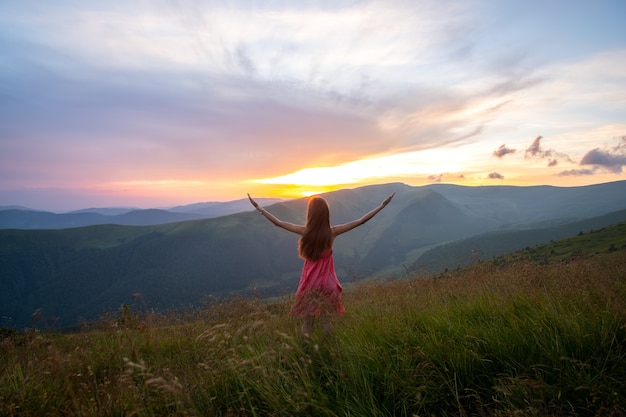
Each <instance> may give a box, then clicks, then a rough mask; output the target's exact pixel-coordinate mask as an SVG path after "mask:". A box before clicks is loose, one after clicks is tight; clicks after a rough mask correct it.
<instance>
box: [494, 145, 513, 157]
mask: <svg viewBox="0 0 626 417" xmlns="http://www.w3.org/2000/svg"><path fill="white" fill-rule="evenodd" d="M515 152H516V150H515V149H512V148H507V147H506V145H500V147H498V149H496V150H495V151H493V156H495V157H496V158H503V157H504V156H506V155H508V154H514V153H515Z"/></svg>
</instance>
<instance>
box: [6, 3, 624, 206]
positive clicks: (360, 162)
mask: <svg viewBox="0 0 626 417" xmlns="http://www.w3.org/2000/svg"><path fill="white" fill-rule="evenodd" d="M625 19H626V2H624V1H623V0H614V1H609V0H595V1H587V0H584V1H576V0H526V1H510V0H462V1H448V0H409V1H403V0H398V1H396V0H385V1H343V0H333V1H325V0H319V1H292V2H289V1H263V2H254V1H243V0H240V1H211V0H207V1H196V0H169V1H166V0H162V1H161V0H151V1H132V0H128V1H127V0H124V1H121V0H110V1H106V2H102V1H89V0H56V1H54V2H42V1H30V0H3V1H2V2H0V206H6V205H21V206H26V207H30V208H35V209H41V210H50V211H57V212H62V211H70V210H76V209H81V208H86V207H137V208H150V207H170V206H175V205H180V204H190V203H196V202H206V201H229V200H235V199H240V198H245V197H246V193H250V194H252V195H253V196H256V197H280V198H296V197H302V196H303V195H310V194H312V193H319V192H325V191H331V190H335V189H341V188H355V187H360V186H363V185H368V184H381V183H388V182H403V183H406V184H409V185H414V186H420V185H426V184H431V183H437V182H443V183H453V184H459V185H467V186H479V185H516V186H531V185H554V186H564V187H569V186H583V185H589V184H596V183H603V182H610V181H618V180H624V179H626V175H625V174H624V169H626V25H624V20H625Z"/></svg>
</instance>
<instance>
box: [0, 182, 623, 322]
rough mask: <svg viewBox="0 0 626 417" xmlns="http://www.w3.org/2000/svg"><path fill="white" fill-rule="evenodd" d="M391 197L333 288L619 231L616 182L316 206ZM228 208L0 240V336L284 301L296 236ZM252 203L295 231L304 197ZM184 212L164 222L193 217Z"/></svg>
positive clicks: (344, 194) (409, 193)
mask: <svg viewBox="0 0 626 417" xmlns="http://www.w3.org/2000/svg"><path fill="white" fill-rule="evenodd" d="M392 192H395V193H396V196H395V197H394V199H393V201H392V202H391V203H390V204H389V205H388V206H387V207H386V208H385V209H384V210H383V211H382V212H381V213H380V214H378V215H377V216H376V217H375V218H374V219H372V220H371V221H370V222H368V223H367V224H365V225H363V226H361V227H359V228H357V229H355V230H353V231H351V232H350V233H347V234H345V235H342V236H340V237H339V238H338V239H337V240H336V242H335V245H334V257H335V263H336V266H337V272H338V275H339V278H340V280H341V281H342V282H343V283H345V284H348V285H349V283H350V282H351V281H357V280H360V279H365V278H370V277H389V276H401V275H402V274H404V273H406V271H413V270H417V269H420V270H428V271H431V272H437V271H441V270H444V269H445V268H454V267H457V266H459V265H460V264H462V263H464V262H465V263H466V262H471V261H472V260H473V259H475V254H476V253H479V254H481V256H482V257H489V256H493V255H495V254H496V252H498V251H500V252H501V251H514V250H517V249H521V248H523V247H525V246H532V245H536V244H539V243H542V242H546V241H549V240H551V239H555V238H556V239H558V238H560V237H562V236H566V235H568V234H576V233H579V232H587V231H589V230H591V229H593V228H598V227H603V226H606V225H609V224H613V223H617V222H622V221H626V181H618V182H611V183H605V184H598V185H591V186H584V187H570V188H561V187H552V186H537V187H509V186H485V187H463V186H457V185H447V184H432V185H428V186H421V187H412V186H408V185H405V184H400V183H391V184H382V185H373V186H367V187H361V188H355V189H345V190H340V191H335V192H331V193H327V194H324V197H325V198H326V199H327V200H328V202H329V205H330V207H331V222H332V223H333V224H340V223H344V222H347V221H349V220H352V219H354V218H358V217H360V216H361V215H363V214H364V213H366V212H367V211H369V210H371V209H372V208H374V207H376V206H377V205H378V204H379V203H380V202H381V201H382V200H383V199H384V198H386V197H387V196H388V195H389V194H391V193H392ZM259 201H260V200H259ZM239 202H240V203H245V204H244V205H242V206H237V207H241V210H242V211H241V212H238V213H232V214H227V215H222V216H220V217H213V218H203V219H196V220H185V221H178V222H167V223H164V224H152V225H141V226H129V225H119V224H118V225H116V224H100V225H91V226H87V227H71V228H58V229H54V230H42V229H37V230H19V229H17V228H12V229H5V230H0V271H2V272H1V274H2V276H1V277H0V305H1V307H0V308H1V310H0V326H4V327H17V328H22V327H28V326H44V325H48V324H49V323H50V322H54V323H55V326H60V327H68V326H74V325H76V324H78V323H80V322H81V321H82V320H86V321H90V320H95V319H97V318H98V317H99V316H100V315H102V314H104V313H107V312H111V311H116V310H117V309H118V308H119V307H120V306H121V305H123V304H128V305H132V307H133V308H138V309H158V310H166V309H172V308H177V309H180V308H193V307H194V306H198V305H200V304H202V303H205V302H210V300H212V299H214V298H215V297H217V298H220V297H228V296H231V295H235V294H250V293H258V294H261V295H264V296H271V295H279V294H283V293H285V292H290V291H293V290H294V289H295V287H296V286H297V284H298V280H299V275H300V269H301V267H302V261H301V260H300V259H299V258H298V256H297V238H298V236H297V235H294V234H291V233H288V232H286V231H284V230H282V229H279V228H277V227H275V226H273V225H272V224H270V223H269V222H268V221H266V220H265V219H264V218H263V217H261V216H259V215H258V213H256V212H253V211H250V209H251V206H249V203H248V202H247V200H240V201H239ZM260 202H261V205H263V206H265V207H266V209H267V210H268V211H270V212H271V213H273V214H275V215H276V216H278V217H279V218H281V219H283V220H286V221H290V222H294V223H300V224H303V223H304V216H305V210H306V203H307V199H306V198H302V199H295V200H289V201H280V202H274V201H271V200H266V201H260ZM238 204H239V203H238ZM192 206H193V205H192ZM192 206H184V207H182V208H176V210H170V212H172V213H179V214H184V213H194V212H196V211H197V209H198V207H195V208H192ZM185 207H186V208H185ZM224 207H226V206H224ZM222 208H223V207H222ZM202 209H207V210H208V209H209V207H206V206H203V207H202ZM243 210H245V211H243ZM74 214H80V213H74ZM144 214H146V215H147V217H150V214H151V211H147V212H146V213H144ZM117 215H121V214H117ZM205 215H206V213H205ZM109 217H112V216H109ZM138 217H141V216H138ZM107 220H110V219H109V218H107ZM143 221H146V220H143ZM107 223H109V222H107ZM140 224H145V223H140ZM489 248H491V249H489ZM493 248H495V249H493ZM35 311H36V312H37V314H36V315H35V316H33V313H34V312H35ZM42 317H43V318H44V319H42ZM34 318H36V319H37V320H38V321H35V320H34ZM46 323H48V324H46Z"/></svg>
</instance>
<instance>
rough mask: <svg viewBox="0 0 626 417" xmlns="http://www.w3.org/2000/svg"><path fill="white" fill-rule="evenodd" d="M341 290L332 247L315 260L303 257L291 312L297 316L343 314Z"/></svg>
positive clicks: (344, 310)
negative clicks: (300, 274)
mask: <svg viewBox="0 0 626 417" xmlns="http://www.w3.org/2000/svg"><path fill="white" fill-rule="evenodd" d="M341 291H342V288H341V284H340V283H339V279H337V273H336V272H335V261H334V260H333V251H332V249H331V250H328V251H326V252H324V253H322V255H321V256H320V257H319V259H317V260H316V261H309V260H306V259H305V261H304V266H303V267H302V276H301V277H300V284H299V285H298V290H297V291H296V296H295V299H294V300H293V304H292V306H291V314H292V315H294V316H298V317H305V316H312V315H315V316H319V315H322V314H324V315H332V314H336V315H340V314H343V313H345V312H346V309H345V308H344V307H343V304H341Z"/></svg>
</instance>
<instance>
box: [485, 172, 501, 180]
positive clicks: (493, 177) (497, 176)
mask: <svg viewBox="0 0 626 417" xmlns="http://www.w3.org/2000/svg"><path fill="white" fill-rule="evenodd" d="M487 178H489V179H490V180H503V179H504V175H502V174H500V173H499V172H492V173H491V174H489V175H488V176H487Z"/></svg>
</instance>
